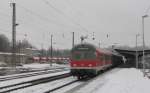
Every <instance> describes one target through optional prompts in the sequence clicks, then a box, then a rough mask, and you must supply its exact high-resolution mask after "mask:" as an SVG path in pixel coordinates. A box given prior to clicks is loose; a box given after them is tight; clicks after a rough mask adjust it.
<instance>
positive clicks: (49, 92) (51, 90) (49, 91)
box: [44, 80, 79, 93]
mask: <svg viewBox="0 0 150 93" xmlns="http://www.w3.org/2000/svg"><path fill="white" fill-rule="evenodd" d="M78 81H79V80H74V81H71V82H69V83H66V84H64V85H60V86H58V87H56V88H53V89H50V90H48V91H46V92H44V93H51V92H53V91H56V90H59V89H61V88H63V87H66V86H68V85H71V84H73V83H76V82H78Z"/></svg>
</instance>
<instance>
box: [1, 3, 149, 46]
mask: <svg viewBox="0 0 150 93" xmlns="http://www.w3.org/2000/svg"><path fill="white" fill-rule="evenodd" d="M11 1H12V0H0V19H1V20H0V34H5V35H6V36H8V37H9V39H11V23H12V22H11V19H12V18H11V15H12V8H11V7H10V2H11ZM14 1H15V2H16V9H17V10H16V12H17V14H16V15H17V23H19V26H17V40H23V39H27V40H29V42H31V43H32V44H33V45H35V46H36V47H37V48H41V47H42V46H43V47H44V48H47V47H49V46H50V35H51V34H53V42H54V43H55V44H54V47H55V48H63V49H64V48H71V47H72V32H75V43H76V44H77V43H80V36H82V35H84V36H86V35H87V36H88V39H87V40H86V42H89V43H93V44H95V45H98V43H99V42H100V43H101V47H107V46H110V45H112V44H114V43H117V45H130V46H135V37H136V34H138V33H139V34H140V35H142V16H143V15H145V14H149V15H150V10H149V11H147V10H148V8H149V7H150V0H14ZM149 25H150V17H148V18H145V41H146V45H149V46H150V38H149V35H150V31H149V30H150V26H149ZM93 33H94V34H93ZM25 34H26V35H27V36H26V37H25ZM93 37H94V38H95V40H92V38H93ZM138 45H142V36H139V37H138Z"/></svg>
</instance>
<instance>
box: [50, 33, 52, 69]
mask: <svg viewBox="0 0 150 93" xmlns="http://www.w3.org/2000/svg"><path fill="white" fill-rule="evenodd" d="M52 58H53V35H51V62H50V66H52Z"/></svg>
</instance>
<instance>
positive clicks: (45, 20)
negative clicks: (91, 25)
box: [17, 4, 73, 28]
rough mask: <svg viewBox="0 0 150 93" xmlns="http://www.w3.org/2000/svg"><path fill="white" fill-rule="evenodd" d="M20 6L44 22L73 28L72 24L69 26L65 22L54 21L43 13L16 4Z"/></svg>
mask: <svg viewBox="0 0 150 93" xmlns="http://www.w3.org/2000/svg"><path fill="white" fill-rule="evenodd" d="M17 5H18V6H19V7H20V8H22V9H24V10H25V11H26V12H28V13H30V14H31V15H34V16H35V17H37V18H39V19H40V20H42V21H44V22H48V23H51V24H55V25H57V26H62V27H68V28H69V27H70V28H73V27H72V26H69V25H65V24H62V23H60V22H55V21H54V20H51V19H49V18H47V17H45V16H43V15H40V14H38V13H36V12H34V11H32V10H31V9H29V8H26V7H24V6H22V5H21V4H17Z"/></svg>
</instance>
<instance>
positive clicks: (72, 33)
mask: <svg viewBox="0 0 150 93" xmlns="http://www.w3.org/2000/svg"><path fill="white" fill-rule="evenodd" d="M72 47H74V32H72Z"/></svg>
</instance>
